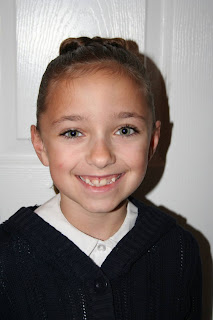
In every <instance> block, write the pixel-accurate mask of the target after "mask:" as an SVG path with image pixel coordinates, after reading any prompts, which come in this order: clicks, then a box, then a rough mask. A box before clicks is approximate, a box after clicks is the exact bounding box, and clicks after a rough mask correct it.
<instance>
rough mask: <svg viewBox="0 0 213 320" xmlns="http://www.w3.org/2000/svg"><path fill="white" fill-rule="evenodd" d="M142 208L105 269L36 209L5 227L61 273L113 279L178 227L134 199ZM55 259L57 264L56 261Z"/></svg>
mask: <svg viewBox="0 0 213 320" xmlns="http://www.w3.org/2000/svg"><path fill="white" fill-rule="evenodd" d="M131 202H133V203H134V205H136V206H137V207H138V218H137V220H136V224H135V226H134V227H133V228H132V230H131V231H129V232H128V234H127V235H126V236H125V237H124V238H123V239H121V241H119V243H118V244H117V246H116V247H115V248H114V249H113V250H112V252H111V253H110V254H109V256H108V257H107V259H106V260H105V261H104V263H103V265H102V266H101V268H99V267H98V266H97V265H95V264H94V263H93V261H91V259H90V258H89V257H87V256H86V255H85V254H84V253H83V252H82V251H81V250H80V249H79V248H78V247H77V246H76V245H75V244H74V243H73V242H72V241H70V240H68V239H67V238H66V237H65V236H63V235H62V234H61V233H60V232H58V231H57V230H55V229H54V228H53V227H52V226H50V225H49V224H48V223H46V222H45V221H44V220H43V219H41V218H40V217H39V216H38V215H37V214H35V212H34V210H35V209H36V207H28V208H21V209H20V210H19V211H18V212H17V213H16V214H14V215H13V216H12V217H11V218H10V219H9V220H8V221H6V222H5V223H4V224H3V228H4V229H5V230H6V231H7V232H10V233H11V234H12V236H13V237H19V238H21V239H23V240H24V241H26V242H30V243H31V245H32V246H33V247H34V249H35V250H36V251H37V253H38V254H40V256H41V259H44V260H46V261H47V260H49V262H50V263H55V265H56V267H57V265H58V267H59V268H60V270H61V272H64V273H69V272H70V270H71V269H72V272H74V273H76V276H78V277H80V278H81V279H82V280H85V279H87V280H89V279H90V278H91V277H93V276H95V277H98V276H99V275H100V274H102V272H104V273H105V274H106V275H107V276H108V278H109V279H110V278H111V279H112V278H114V277H117V276H118V275H120V274H122V273H125V272H127V271H128V269H129V267H130V265H131V264H132V263H134V262H135V261H136V260H137V259H138V258H139V257H141V256H142V255H143V254H145V253H146V252H147V251H148V250H149V249H150V248H152V247H153V246H154V245H155V243H156V242H157V241H158V240H159V239H160V238H161V237H162V236H163V235H165V234H166V233H167V232H169V230H170V229H171V228H172V227H173V226H174V225H175V220H174V219H173V218H171V217H170V216H168V215H167V214H165V213H163V212H161V211H160V210H158V209H157V208H154V207H148V206H146V205H144V204H142V203H141V202H139V201H137V200H135V199H133V198H131ZM53 260H54V262H53Z"/></svg>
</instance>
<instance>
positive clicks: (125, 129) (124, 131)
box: [116, 127, 137, 136]
mask: <svg viewBox="0 0 213 320" xmlns="http://www.w3.org/2000/svg"><path fill="white" fill-rule="evenodd" d="M136 132H137V131H136V129H134V128H131V127H123V128H120V129H119V130H118V131H117V132H116V134H117V135H120V136H131V135H133V134H135V133H136Z"/></svg>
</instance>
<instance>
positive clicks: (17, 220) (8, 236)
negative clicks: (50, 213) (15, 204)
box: [0, 206, 37, 251]
mask: <svg viewBox="0 0 213 320" xmlns="http://www.w3.org/2000/svg"><path fill="white" fill-rule="evenodd" d="M36 208H37V206H33V207H22V208H20V209H19V210H18V211H17V212H16V213H15V214H13V215H12V216H11V217H10V218H9V219H7V220H6V221H4V222H3V223H2V224H0V251H1V248H2V247H4V246H5V245H7V244H9V243H11V241H14V239H15V238H16V237H17V236H18V233H19V232H18V231H19V229H21V228H22V225H23V224H24V223H25V221H27V220H28V218H30V216H31V219H33V216H35V213H34V210H35V209H36Z"/></svg>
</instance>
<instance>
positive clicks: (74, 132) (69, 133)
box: [61, 130, 83, 139]
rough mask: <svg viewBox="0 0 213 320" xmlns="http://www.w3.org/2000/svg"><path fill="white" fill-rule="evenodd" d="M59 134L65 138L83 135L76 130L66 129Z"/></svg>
mask: <svg viewBox="0 0 213 320" xmlns="http://www.w3.org/2000/svg"><path fill="white" fill-rule="evenodd" d="M61 135H62V136H64V137H66V138H70V139H73V138H78V137H81V136H83V134H82V133H81V132H80V131H78V130H68V131H66V132H64V133H62V134H61Z"/></svg>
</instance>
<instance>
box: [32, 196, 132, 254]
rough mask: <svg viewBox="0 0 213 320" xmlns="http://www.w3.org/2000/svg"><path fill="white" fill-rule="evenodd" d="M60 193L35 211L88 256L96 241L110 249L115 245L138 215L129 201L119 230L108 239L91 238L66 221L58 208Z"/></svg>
mask: <svg viewBox="0 0 213 320" xmlns="http://www.w3.org/2000/svg"><path fill="white" fill-rule="evenodd" d="M60 200H61V197H60V194H57V195H56V196H55V197H53V198H52V199H50V200H49V201H47V202H46V203H44V204H43V205H42V206H40V207H38V208H37V209H36V210H35V212H36V213H37V214H38V215H39V216H40V217H41V218H42V219H44V220H45V221H46V222H47V223H49V224H50V225H51V226H52V227H54V228H55V229H56V230H58V231H60V232H61V233H62V234H63V235H64V236H66V237H67V238H68V239H69V240H71V241H72V242H74V243H75V245H76V246H78V247H79V249H81V250H82V251H83V252H84V253H85V254H86V255H88V256H90V254H91V253H92V251H93V250H94V248H95V247H96V246H97V244H98V242H102V243H104V244H105V245H106V246H108V247H109V248H110V249H111V250H112V249H113V248H114V247H115V246H116V245H117V243H118V242H119V241H120V240H121V239H122V238H123V237H124V236H125V235H126V234H127V233H128V232H129V231H130V230H131V229H132V228H133V226H134V225H135V221H136V219H137V216H138V209H137V207H136V206H135V205H134V204H133V203H132V202H130V201H128V204H127V214H126V217H125V219H124V222H123V224H122V225H121V227H120V228H119V230H118V231H117V232H116V233H115V234H114V235H113V236H112V237H110V238H109V239H107V240H105V241H100V240H99V239H96V238H93V237H91V236H89V235H87V234H85V233H83V232H81V231H80V230H78V229H77V228H75V227H74V226H73V225H72V224H70V223H69V222H68V220H67V219H66V218H65V216H64V215H63V213H62V212H61V208H60Z"/></svg>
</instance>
